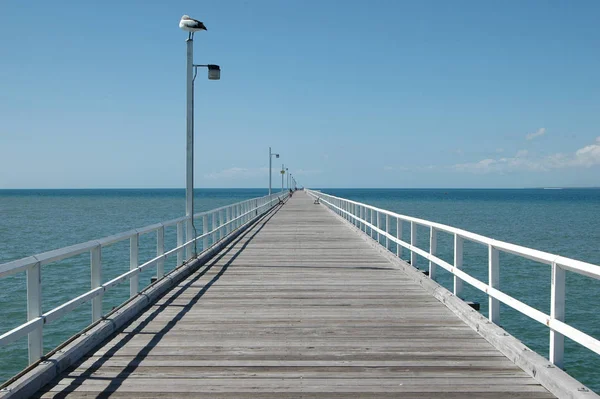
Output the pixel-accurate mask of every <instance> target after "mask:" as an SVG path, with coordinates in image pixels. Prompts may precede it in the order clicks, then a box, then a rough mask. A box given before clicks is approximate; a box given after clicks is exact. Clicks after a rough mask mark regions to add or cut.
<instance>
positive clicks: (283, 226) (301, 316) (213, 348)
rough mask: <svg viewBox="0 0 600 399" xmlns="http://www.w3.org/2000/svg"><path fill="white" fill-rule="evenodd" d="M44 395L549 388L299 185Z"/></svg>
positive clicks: (391, 393) (439, 393)
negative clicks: (288, 197) (275, 208)
mask: <svg viewBox="0 0 600 399" xmlns="http://www.w3.org/2000/svg"><path fill="white" fill-rule="evenodd" d="M40 395H41V397H54V396H60V397H65V396H70V397H71V396H72V397H82V398H84V397H90V396H94V397H108V396H110V397H122V396H127V397H128V398H147V397H182V396H185V397H198V398H202V397H211V398H242V397H245V398H259V397H260V398H291V397H294V398H295V397H304V398H322V397H327V398H342V397H343V398H347V397H356V398H367V397H368V398H391V397H398V396H400V395H402V396H403V397H415V398H424V397H446V398H452V397H465V396H466V395H469V396H471V397H477V398H500V397H512V398H526V397H527V398H548V397H552V396H551V395H550V394H549V393H548V392H547V391H546V390H545V389H544V388H543V387H542V386H540V384H539V383H537V382H536V381H535V380H534V379H532V378H530V377H529V376H528V375H527V374H525V373H524V372H523V371H522V370H521V369H519V368H518V367H516V366H515V365H514V364H513V363H512V362H510V361H509V360H508V359H507V358H505V357H504V356H502V355H501V354H500V353H499V352H498V351H497V350H495V348H493V347H492V346H491V345H490V344H489V343H488V342H487V341H485V340H484V339H482V338H481V337H480V336H479V335H478V334H477V333H475V332H474V331H473V330H472V329H471V328H469V327H468V326H466V325H465V324H464V323H463V322H461V321H460V320H459V319H458V318H457V317H456V316H455V315H454V314H453V313H452V312H451V311H449V309H447V308H446V307H445V306H444V305H443V304H441V303H440V302H439V301H437V300H436V299H435V298H433V297H432V296H431V295H430V294H429V293H427V292H426V291H425V290H424V289H422V287H420V286H419V285H417V284H415V283H414V282H413V281H412V280H411V279H409V278H407V277H406V275H405V274H404V273H403V272H402V271H400V270H398V268H397V267H396V266H395V265H393V264H392V263H391V262H390V261H388V260H387V259H386V258H385V257H384V256H381V255H380V254H379V253H378V252H377V251H375V250H374V249H373V248H371V247H370V246H369V245H368V244H367V243H366V242H365V241H364V240H363V239H362V238H360V237H359V236H358V235H356V234H355V233H354V232H353V231H351V230H350V229H348V228H347V227H346V226H345V225H344V224H343V222H342V221H340V220H339V219H338V218H336V217H334V216H333V215H332V214H331V213H330V212H329V211H327V210H326V209H324V207H322V206H318V205H313V203H312V199H310V198H308V197H307V196H306V195H305V194H303V193H297V194H296V195H295V196H294V197H293V198H292V199H291V200H290V201H289V202H288V203H287V204H285V205H284V206H283V207H282V208H281V209H280V210H278V211H277V212H276V213H274V215H273V216H272V217H271V218H268V220H267V221H265V222H261V223H258V224H257V225H255V226H254V227H253V228H252V229H250V230H248V231H247V232H245V233H244V234H243V236H242V237H240V239H238V240H237V241H235V242H233V243H231V244H229V245H228V246H227V247H226V248H225V249H223V250H222V251H221V253H220V254H218V255H217V256H215V257H214V258H213V259H212V260H210V261H209V262H208V263H207V264H206V265H205V266H203V267H202V268H200V269H199V270H198V271H197V272H196V273H195V274H194V275H192V276H190V277H189V278H188V279H187V280H186V281H183V282H181V283H179V284H178V285H177V287H175V288H174V289H172V290H171V291H170V292H168V293H167V294H165V295H164V296H163V297H162V298H161V299H160V300H159V301H158V302H156V303H155V304H154V305H152V306H150V307H148V308H147V309H146V310H145V311H144V312H143V313H142V314H141V315H140V317H139V318H138V319H137V320H135V321H133V322H132V323H130V324H129V325H128V326H126V327H125V328H124V329H123V330H122V332H120V333H118V334H115V335H114V336H113V337H112V338H111V339H108V340H107V341H106V342H105V343H104V344H103V345H102V346H101V347H99V348H98V349H97V350H96V351H95V352H94V353H92V354H90V356H88V357H87V358H86V359H83V360H82V361H81V362H80V363H79V364H78V365H76V366H75V367H73V368H72V369H70V370H69V371H67V372H65V373H63V375H62V376H61V378H60V379H57V380H56V381H55V382H54V383H53V384H52V385H50V386H48V387H47V388H46V389H45V390H44V391H43V392H41V393H40Z"/></svg>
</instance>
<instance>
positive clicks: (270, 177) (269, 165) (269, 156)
mask: <svg viewBox="0 0 600 399" xmlns="http://www.w3.org/2000/svg"><path fill="white" fill-rule="evenodd" d="M269 195H271V147H269Z"/></svg>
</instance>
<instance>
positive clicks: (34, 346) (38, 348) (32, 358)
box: [27, 262, 44, 364]
mask: <svg viewBox="0 0 600 399" xmlns="http://www.w3.org/2000/svg"><path fill="white" fill-rule="evenodd" d="M41 315H42V270H41V266H40V263H39V262H38V263H36V264H35V265H33V266H31V267H30V268H29V269H27V320H33V319H35V318H37V317H40V316H41ZM27 339H28V341H27V345H28V348H29V364H32V363H35V362H37V361H38V360H40V358H41V357H42V354H43V353H42V352H43V351H44V344H43V323H41V324H40V326H39V327H38V328H36V329H35V330H33V331H32V332H30V333H29V334H28V337H27Z"/></svg>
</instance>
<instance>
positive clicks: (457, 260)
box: [454, 234, 463, 298]
mask: <svg viewBox="0 0 600 399" xmlns="http://www.w3.org/2000/svg"><path fill="white" fill-rule="evenodd" d="M462 267H463V238H462V237H460V236H459V235H457V234H454V268H455V269H459V270H460V269H462ZM462 290H463V281H462V280H461V279H460V278H458V277H456V275H455V276H454V295H456V296H457V297H459V298H460V297H461V296H462Z"/></svg>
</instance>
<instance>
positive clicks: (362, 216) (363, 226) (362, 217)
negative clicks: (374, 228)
mask: <svg viewBox="0 0 600 399" xmlns="http://www.w3.org/2000/svg"><path fill="white" fill-rule="evenodd" d="M358 211H359V213H360V229H361V230H364V232H365V233H366V232H367V225H366V224H365V220H366V219H365V207H364V206H359V207H358Z"/></svg>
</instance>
